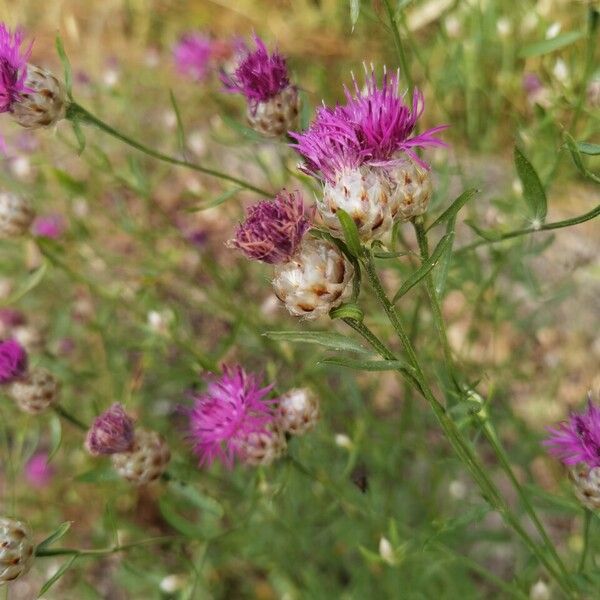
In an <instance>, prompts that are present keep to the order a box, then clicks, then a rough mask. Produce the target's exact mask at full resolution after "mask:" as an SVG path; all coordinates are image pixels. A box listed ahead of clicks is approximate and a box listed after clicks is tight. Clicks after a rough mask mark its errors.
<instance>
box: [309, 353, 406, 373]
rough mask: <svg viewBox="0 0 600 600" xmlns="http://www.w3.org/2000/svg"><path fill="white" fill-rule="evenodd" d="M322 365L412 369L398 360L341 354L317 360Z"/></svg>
mask: <svg viewBox="0 0 600 600" xmlns="http://www.w3.org/2000/svg"><path fill="white" fill-rule="evenodd" d="M319 364H322V365H336V366H338V367H346V368H348V369H356V370H357V371H402V370H406V371H412V367H410V366H409V365H408V364H406V363H404V362H402V361H399V360H360V359H354V358H346V357H343V356H328V357H327V358H324V359H323V360H320V361H319Z"/></svg>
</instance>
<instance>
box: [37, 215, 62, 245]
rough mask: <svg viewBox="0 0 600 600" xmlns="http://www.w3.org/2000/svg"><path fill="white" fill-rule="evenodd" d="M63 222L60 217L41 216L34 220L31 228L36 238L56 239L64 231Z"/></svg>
mask: <svg viewBox="0 0 600 600" xmlns="http://www.w3.org/2000/svg"><path fill="white" fill-rule="evenodd" d="M65 227H66V225H65V220H64V219H63V217H62V215H42V216H39V217H37V218H36V219H35V221H34V222H33V225H32V226H31V228H32V231H33V235H35V236H36V237H43V238H49V239H51V240H56V239H58V238H59V237H60V236H61V235H62V234H63V233H64V231H65Z"/></svg>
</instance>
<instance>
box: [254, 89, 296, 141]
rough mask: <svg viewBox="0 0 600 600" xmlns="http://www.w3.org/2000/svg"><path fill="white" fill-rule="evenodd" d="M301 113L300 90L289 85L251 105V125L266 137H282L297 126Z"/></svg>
mask: <svg viewBox="0 0 600 600" xmlns="http://www.w3.org/2000/svg"><path fill="white" fill-rule="evenodd" d="M299 113H300V99H299V97H298V90H297V89H296V88H295V87H294V86H291V85H290V86H288V87H286V88H285V89H283V90H282V91H281V92H279V93H278V94H277V95H276V96H274V97H273V98H270V99H269V100H266V101H265V102H258V103H257V104H255V105H249V106H248V110H247V113H246V114H247V117H248V123H249V124H250V127H252V129H254V131H257V132H258V133H260V134H261V135H264V136H265V137H280V136H283V135H285V134H286V133H287V132H288V131H290V130H291V129H294V128H295V127H296V126H297V122H298V114H299Z"/></svg>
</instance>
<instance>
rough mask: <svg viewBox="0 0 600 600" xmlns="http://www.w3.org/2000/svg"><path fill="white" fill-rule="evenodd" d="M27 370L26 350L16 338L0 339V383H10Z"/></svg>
mask: <svg viewBox="0 0 600 600" xmlns="http://www.w3.org/2000/svg"><path fill="white" fill-rule="evenodd" d="M25 371H27V352H25V349H24V348H23V346H21V344H19V342H17V341H16V340H13V339H10V340H3V341H0V383H10V382H12V381H14V380H15V379H18V378H19V377H21V376H22V375H24V374H25Z"/></svg>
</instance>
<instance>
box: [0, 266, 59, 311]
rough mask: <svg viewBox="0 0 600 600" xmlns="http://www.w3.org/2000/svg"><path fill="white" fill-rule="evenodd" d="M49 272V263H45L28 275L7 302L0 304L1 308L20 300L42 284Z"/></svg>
mask: <svg viewBox="0 0 600 600" xmlns="http://www.w3.org/2000/svg"><path fill="white" fill-rule="evenodd" d="M47 271H48V262H47V261H44V262H43V263H42V264H41V265H40V266H39V267H38V268H37V269H36V270H35V271H33V272H31V273H29V274H28V275H27V277H26V278H25V280H24V281H23V282H21V283H20V284H19V285H18V287H17V289H16V290H15V291H14V292H13V293H12V294H11V295H10V296H9V297H8V298H6V300H3V301H2V302H0V306H8V305H10V304H14V303H15V302H17V301H18V300H20V299H21V298H22V297H23V296H25V295H26V294H28V293H29V292H30V291H31V290H32V289H34V288H36V287H37V286H38V285H39V284H40V283H41V282H42V280H43V279H44V276H45V275H46V272H47Z"/></svg>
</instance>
